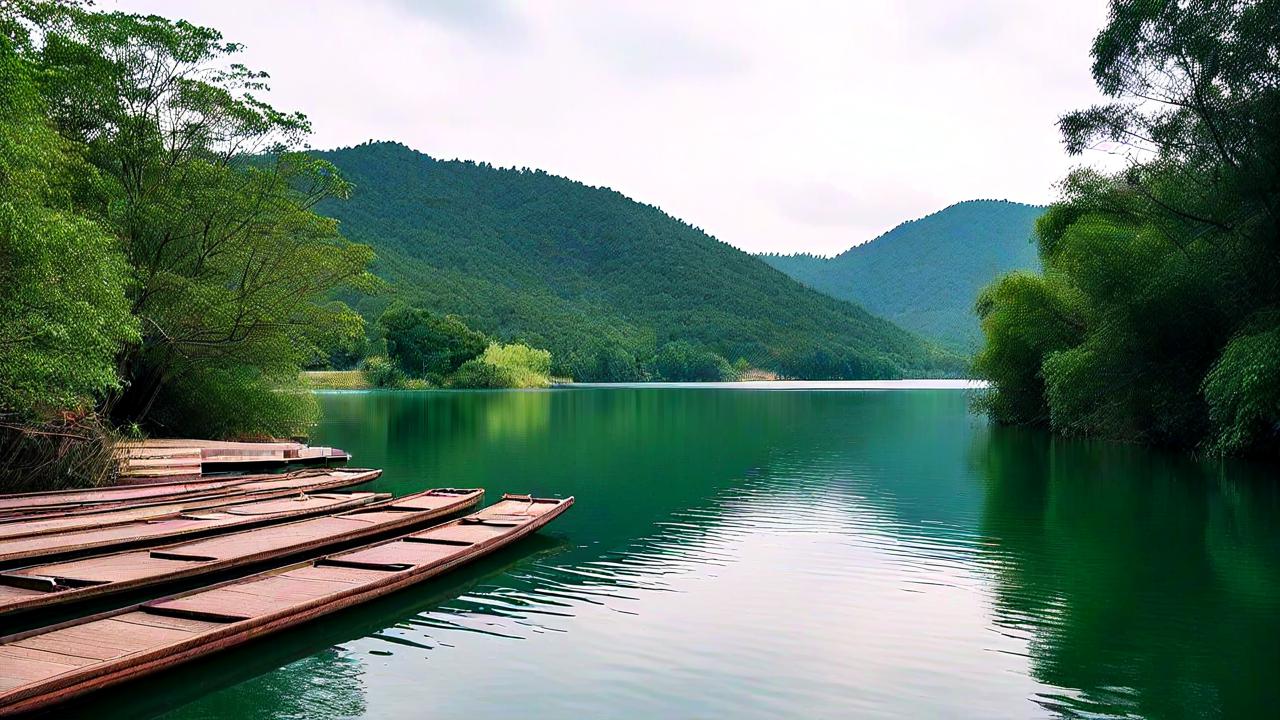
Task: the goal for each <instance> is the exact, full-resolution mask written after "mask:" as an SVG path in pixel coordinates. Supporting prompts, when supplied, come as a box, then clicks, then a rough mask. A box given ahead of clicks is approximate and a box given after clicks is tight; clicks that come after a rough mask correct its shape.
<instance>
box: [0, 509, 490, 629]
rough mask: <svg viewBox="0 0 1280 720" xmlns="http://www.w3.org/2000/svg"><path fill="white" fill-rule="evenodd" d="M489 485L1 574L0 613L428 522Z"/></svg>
mask: <svg viewBox="0 0 1280 720" xmlns="http://www.w3.org/2000/svg"><path fill="white" fill-rule="evenodd" d="M483 497H484V491H483V490H455V489H450V488H443V489H437V490H426V491H424V492H420V493H415V494H413V495H407V496H405V497H402V498H398V499H389V500H385V501H381V502H375V503H372V504H369V505H366V506H364V507H360V508H358V509H355V510H350V511H347V512H345V513H342V514H339V515H333V516H322V517H315V518H310V519H308V520H298V521H295V522H290V523H284V524H280V525H269V526H267V527H260V528H257V529H254V530H245V531H243V532H237V533H231V534H228V535H216V536H214V537H210V538H205V539H203V540H193V541H189V542H185V543H180V544H177V545H166V546H164V547H159V548H155V549H153V550H132V551H129V552H121V553H115V554H112V555H95V556H93V557H89V558H83V559H80V560H67V561H63V562H59V563H50V564H45V565H35V566H31V567H24V568H20V569H17V570H11V571H9V572H6V573H3V574H0V616H4V615H7V614H12V613H17V612H22V611H26V610H34V609H45V608H49V607H53V606H55V605H64V604H69V603H73V602H80V601H83V600H88V599H91V598H101V597H105V596H109V595H114V594H119V593H123V592H128V591H132V590H138V589H140V588H146V587H156V586H159V585H163V584H165V583H172V582H176V581H179V580H187V579H190V578H194V577H199V576H202V575H208V574H211V573H216V572H223V571H227V570H232V569H235V568H241V567H245V566H248V565H253V564H258V563H262V562H266V561H269V560H280V559H284V558H289V557H296V556H298V555H301V554H303V553H319V552H321V551H323V550H324V549H326V548H331V547H334V546H337V545H342V544H354V543H356V542H358V541H360V540H367V539H370V538H373V537H377V536H385V535H388V534H390V533H393V532H404V531H407V530H410V529H413V528H418V527H423V526H425V525H426V524H428V523H430V522H432V521H435V520H437V519H439V518H442V517H445V516H446V515H452V514H454V513H457V512H462V511H464V510H468V509H471V508H473V507H474V506H476V505H478V504H479V503H480V500H481V499H482V498H483Z"/></svg>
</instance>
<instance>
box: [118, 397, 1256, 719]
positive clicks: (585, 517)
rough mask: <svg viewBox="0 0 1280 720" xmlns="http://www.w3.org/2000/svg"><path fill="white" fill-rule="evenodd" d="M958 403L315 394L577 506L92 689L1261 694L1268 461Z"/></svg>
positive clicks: (759, 707)
mask: <svg viewBox="0 0 1280 720" xmlns="http://www.w3.org/2000/svg"><path fill="white" fill-rule="evenodd" d="M926 387H927V386H926ZM967 400H968V391H965V390H960V389H954V388H952V389H941V390H938V389H923V388H912V389H898V388H896V387H895V386H892V385H890V386H883V387H877V388H875V389H872V390H861V391H852V390H848V389H841V386H824V388H823V389H820V390H819V389H813V388H804V387H794V386H792V387H786V388H781V389H744V388H737V387H730V388H710V387H698V388H687V387H678V386H677V387H662V388H634V387H632V388H572V389H555V390H548V391H495V392H448V391H438V392H435V391H433V392H401V393H397V392H353V393H329V394H323V395H322V396H321V401H322V403H323V405H324V409H325V420H324V422H323V424H322V425H321V427H320V428H319V429H318V431H317V433H316V435H315V437H314V438H313V440H314V441H315V442H316V443H318V444H332V445H336V446H339V447H342V448H344V449H346V450H348V451H350V452H352V453H353V454H354V458H355V459H354V462H353V465H360V466H372V467H382V468H384V469H385V471H386V472H385V474H384V475H383V477H382V478H381V479H380V480H379V481H377V482H376V483H375V484H374V487H375V488H376V489H378V490H385V491H393V492H396V493H407V492H411V491H414V490H418V489H422V488H426V487H433V486H455V487H470V486H478V487H483V488H485V489H486V490H488V491H489V493H490V494H489V500H494V499H496V498H497V497H498V496H499V495H500V494H501V493H502V492H503V491H509V492H519V493H525V492H532V493H535V494H542V495H554V496H564V495H573V496H576V498H577V504H576V505H575V506H574V507H573V508H572V509H571V510H570V511H569V512H568V513H567V514H566V515H565V516H564V517H563V518H561V519H559V520H557V521H556V522H554V523H553V524H552V525H550V526H549V527H548V528H547V529H546V530H545V531H544V532H542V533H541V534H540V535H538V536H537V537H534V538H531V539H530V540H528V541H525V542H523V543H522V544H520V545H518V546H515V547H513V548H511V549H509V550H506V551H504V552H502V553H501V554H498V555H495V556H493V557H491V558H488V559H486V560H484V561H482V562H480V563H479V564H476V565H473V566H470V567H467V568H464V569H462V570H460V571H457V572H454V573H452V574H450V575H446V576H443V577H442V578H440V579H438V580H436V581H432V582H429V583H427V584H425V585H422V586H419V587H417V588H413V589H410V590H408V591H405V592H401V593H398V594H396V595H393V596H391V597H388V598H386V599H384V600H381V601H379V602H377V603H374V604H371V605H368V606H365V607H360V608H356V609H354V610H351V611H347V612H344V613H342V614H338V615H334V616H331V617H329V618H326V619H324V620H322V621H320V622H318V623H316V624H313V625H312V626H310V627H306V628H303V629H299V630H295V631H291V632H288V633H284V634H281V635H279V636H276V637H274V638H271V639H267V640H265V641H261V642H258V643H256V644H252V645H250V646H248V647H245V648H241V649H239V650H236V651H234V652H231V653H228V654H225V655H223V656H221V657H217V658H214V659H212V660H209V661H205V662H201V663H198V664H195V665H192V666H190V667H188V668H185V669H182V670H179V671H177V672H174V673H170V674H168V675H166V676H163V678H157V679H155V680H150V681H147V682H146V683H145V687H146V690H147V692H146V693H142V692H138V691H137V689H132V690H128V689H126V690H125V691H115V692H113V693H110V694H109V695H107V696H105V697H102V698H100V699H98V700H97V701H95V702H94V707H95V708H96V709H97V710H98V711H99V716H100V717H105V716H117V717H139V716H149V715H155V714H160V713H166V712H167V714H165V715H164V717H166V718H173V719H177V718H213V717H241V718H250V717H252V718H348V717H368V718H400V717H405V718H408V717H414V718H417V717H440V718H472V719H486V718H513V717H518V718H776V717H795V718H851V717H859V718H861V717H920V718H924V717H948V718H1026V717H1126V718H1128V717H1150V718H1180V717H1233V718H1252V717H1264V716H1271V717H1274V715H1273V713H1274V712H1275V708H1276V707H1278V706H1280V487H1278V485H1277V483H1276V482H1275V478H1274V475H1273V474H1272V473H1271V469H1269V468H1265V467H1257V466H1249V465H1243V464H1200V463H1197V462H1194V461H1193V460H1191V459H1189V458H1187V457H1182V456H1173V455H1164V454H1159V453H1154V452H1149V451H1143V450H1140V449H1137V448H1131V447H1124V446H1115V445H1107V444H1100V443H1083V442H1064V441H1060V440H1059V441H1052V440H1050V439H1049V438H1047V437H1046V436H1044V435H1042V434H1039V433H1034V432H1027V431H1018V430H1009V429H999V428H992V427H989V426H988V425H987V423H986V422H985V421H984V420H982V419H981V418H980V417H976V416H974V415H973V414H971V413H970V412H969V411H968V405H967ZM108 710H109V712H108Z"/></svg>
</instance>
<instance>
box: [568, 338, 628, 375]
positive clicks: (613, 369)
mask: <svg viewBox="0 0 1280 720" xmlns="http://www.w3.org/2000/svg"><path fill="white" fill-rule="evenodd" d="M563 367H564V369H566V370H568V373H569V376H570V377H571V378H573V379H575V380H580V381H581V380H585V379H587V378H590V379H591V381H593V382H609V383H623V382H642V381H644V380H646V379H648V378H647V375H646V374H645V372H644V369H643V368H642V367H641V366H640V364H639V363H638V362H637V361H636V356H635V355H632V354H631V352H630V351H628V350H626V349H625V348H623V347H621V346H619V345H608V344H603V343H598V344H594V345H587V346H586V347H580V348H577V349H575V350H574V351H573V353H572V354H571V355H570V356H569V360H568V362H567V363H566V364H565V365H564V366H563Z"/></svg>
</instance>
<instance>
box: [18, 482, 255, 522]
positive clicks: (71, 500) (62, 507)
mask: <svg viewBox="0 0 1280 720" xmlns="http://www.w3.org/2000/svg"><path fill="white" fill-rule="evenodd" d="M260 477H263V476H261V475H258V476H242V477H230V476H227V477H217V478H206V479H202V480H181V481H174V482H163V483H151V484H149V485H112V486H110V487H103V488H85V489H79V490H54V491H50V492H43V493H16V494H12V495H0V518H11V517H23V516H27V515H35V514H39V513H61V512H65V511H68V510H72V509H79V508H92V507H100V506H119V505H122V504H127V503H135V502H136V503H144V502H156V501H160V500H165V499H171V498H177V497H185V496H188V495H197V494H203V493H209V492H216V491H218V490H222V489H226V488H231V487H234V486H236V485H240V484H242V483H246V482H250V481H252V480H254V479H255V478H260Z"/></svg>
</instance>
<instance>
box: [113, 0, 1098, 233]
mask: <svg viewBox="0 0 1280 720" xmlns="http://www.w3.org/2000/svg"><path fill="white" fill-rule="evenodd" d="M96 7H98V8H99V9H102V10H123V11H127V12H137V13H144V14H149V13H154V14H158V15H164V16H166V17H171V18H177V17H180V18H183V19H186V20H189V21H191V22H194V23H197V24H200V25H208V26H211V27H215V28H217V29H218V30H220V31H221V32H222V33H223V35H224V36H225V37H226V39H227V40H230V41H234V42H239V43H243V44H244V45H245V46H246V48H245V50H244V52H243V53H242V54H241V55H240V56H239V58H238V59H239V61H240V62H243V63H245V64H246V65H248V66H250V67H252V68H255V69H259V70H265V71H267V72H268V73H270V75H271V85H272V92H271V94H270V95H269V97H268V99H269V100H270V101H271V102H272V103H273V104H274V105H276V106H277V107H279V108H281V109H288V110H301V111H302V112H304V113H306V114H307V115H308V117H310V119H311V121H312V123H313V126H314V134H313V136H312V138H311V145H312V146H313V147H316V148H322V149H324V148H332V147H342V146H349V145H355V144H358V143H361V142H364V141H366V140H371V139H373V140H396V141H399V142H402V143H404V144H405V145H408V146H410V147H412V148H414V149H416V150H420V151H422V152H425V153H428V154H430V155H432V156H434V157H437V158H442V159H453V158H463V159H471V160H476V161H486V162H489V163H492V164H494V165H498V166H503V167H509V166H516V167H530V168H541V169H543V170H546V171H548V172H552V173H555V174H558V175H564V176H566V177H570V178H573V179H575V180H580V181H582V182H585V183H587V184H589V185H601V186H607V187H611V188H613V189H615V190H618V191H620V192H622V193H624V194H626V195H628V196H629V197H631V198H633V199H636V200H639V201H641V202H645V203H649V204H653V205H657V206H659V207H661V208H662V209H663V210H665V211H666V212H668V213H670V214H672V215H674V216H676V217H679V218H681V219H683V220H685V221H686V222H688V223H690V224H691V225H694V226H697V227H700V228H702V229H703V230H705V231H707V232H708V233H710V234H711V235H714V236H715V237H717V238H719V239H720V240H723V241H725V242H727V243H730V244H731V245H734V246H736V247H739V248H742V249H744V250H747V251H750V252H782V253H791V252H812V253H817V254H834V253H838V252H840V251H841V250H844V249H846V248H848V247H849V246H851V245H855V244H859V243H862V242H865V241H867V240H871V239H873V238H874V237H876V236H877V235H879V234H881V233H883V232H885V231H888V230H889V229H891V228H893V227H894V226H895V225H897V224H899V223H900V222H903V221H905V220H910V219H913V218H918V217H921V216H924V215H927V214H929V213H932V212H935V211H937V210H940V209H942V208H944V207H946V206H947V205H950V204H952V203H955V202H959V201H962V200H969V199H975V198H1003V199H1010V200H1017V201H1020V202H1030V203H1046V202H1049V201H1051V200H1052V199H1053V198H1054V197H1055V191H1054V184H1055V183H1056V182H1057V181H1058V180H1059V179H1060V178H1061V177H1062V176H1063V175H1064V174H1065V173H1066V171H1067V170H1068V169H1069V168H1070V167H1072V166H1074V165H1079V164H1093V163H1096V162H1098V161H1100V160H1104V158H1094V157H1091V156H1088V155H1086V156H1084V157H1082V158H1071V157H1068V156H1067V155H1066V153H1065V152H1064V151H1063V149H1062V145H1061V143H1060V141H1059V135H1058V132H1057V129H1056V127H1055V122H1056V120H1057V118H1058V117H1059V116H1060V115H1061V114H1062V113H1064V112H1066V111H1068V110H1071V109H1075V108H1079V107H1085V106H1088V105H1090V104H1092V103H1095V102H1099V101H1100V100H1101V97H1100V95H1099V94H1098V92H1097V91H1096V89H1095V87H1094V85H1093V81H1092V79H1091V76H1090V74H1089V47H1090V43H1091V41H1092V39H1093V36H1094V34H1095V33H1096V32H1097V31H1098V29H1099V28H1101V26H1102V24H1103V23H1104V21H1105V18H1106V2H1105V0H1072V2H1066V3H1064V2H1057V1H1054V0H968V1H965V0H840V1H836V2H819V1H817V0H813V1H801V0H795V1H792V2H785V1H783V0H776V1H770V2H755V1H750V0H684V1H678V0H608V1H603V0H527V1H526V2H511V1H503V0H360V1H359V2H356V1H353V0H253V1H249V0H98V2H97V3H96ZM357 191H358V190H357Z"/></svg>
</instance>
